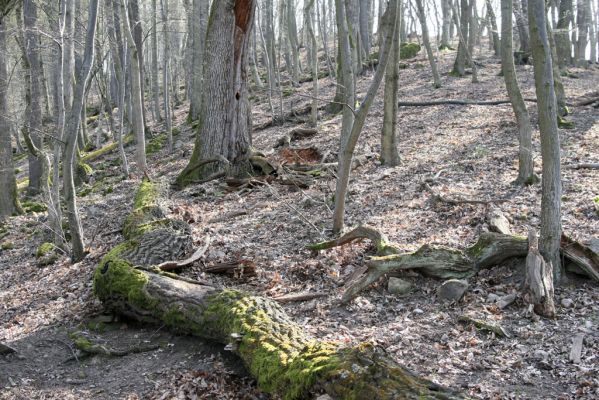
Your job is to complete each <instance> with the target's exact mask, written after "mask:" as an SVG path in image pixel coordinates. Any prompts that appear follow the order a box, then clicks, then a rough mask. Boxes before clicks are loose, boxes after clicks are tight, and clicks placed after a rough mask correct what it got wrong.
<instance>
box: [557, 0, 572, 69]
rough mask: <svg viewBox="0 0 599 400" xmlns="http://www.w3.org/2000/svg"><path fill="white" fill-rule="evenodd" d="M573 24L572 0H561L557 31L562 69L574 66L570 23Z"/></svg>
mask: <svg viewBox="0 0 599 400" xmlns="http://www.w3.org/2000/svg"><path fill="white" fill-rule="evenodd" d="M571 22H572V0H560V2H559V17H558V20H557V27H556V30H555V43H556V46H557V56H558V59H557V61H558V64H559V67H560V68H561V69H564V68H565V67H566V66H568V65H570V64H572V42H571V41H570V30H569V29H570V23H571Z"/></svg>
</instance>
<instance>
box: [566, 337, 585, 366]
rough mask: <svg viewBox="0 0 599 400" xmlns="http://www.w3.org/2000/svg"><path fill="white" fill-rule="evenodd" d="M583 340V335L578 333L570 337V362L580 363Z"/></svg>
mask: <svg viewBox="0 0 599 400" xmlns="http://www.w3.org/2000/svg"><path fill="white" fill-rule="evenodd" d="M583 342H584V335H583V334H582V333H579V334H578V335H576V336H574V338H573V339H572V348H571V349H570V357H569V359H570V361H571V362H572V364H580V358H581V357H582V345H583Z"/></svg>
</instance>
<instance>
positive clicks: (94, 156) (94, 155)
mask: <svg viewBox="0 0 599 400" xmlns="http://www.w3.org/2000/svg"><path fill="white" fill-rule="evenodd" d="M133 139H134V136H133V135H127V136H125V137H124V138H123V145H127V144H129V143H131V142H133ZM118 147H119V142H112V143H110V144H107V145H106V146H104V147H101V148H99V149H97V150H94V151H92V152H89V153H87V154H85V155H83V156H82V157H81V162H84V163H87V162H90V161H93V160H95V159H97V158H100V157H102V156H103V155H105V154H108V153H110V152H112V151H114V150H115V149H116V148H118Z"/></svg>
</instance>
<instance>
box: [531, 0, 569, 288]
mask: <svg viewBox="0 0 599 400" xmlns="http://www.w3.org/2000/svg"><path fill="white" fill-rule="evenodd" d="M528 21H529V26H530V37H531V40H532V55H533V63H534V76H535V88H536V93H537V99H538V101H537V106H538V110H539V130H540V132H541V156H542V159H543V161H542V162H543V179H542V195H541V238H540V246H539V248H540V251H541V254H542V255H543V257H545V260H547V261H548V262H550V263H551V264H552V265H553V277H554V279H555V280H556V282H559V281H560V279H561V277H562V275H563V270H562V264H561V260H560V257H559V248H560V237H561V230H562V228H561V198H562V184H561V170H560V140H559V134H558V130H557V115H558V114H557V102H556V97H555V88H554V80H553V61H552V59H551V48H550V45H549V35H548V33H547V21H546V13H545V2H544V0H531V1H530V3H529V7H528Z"/></svg>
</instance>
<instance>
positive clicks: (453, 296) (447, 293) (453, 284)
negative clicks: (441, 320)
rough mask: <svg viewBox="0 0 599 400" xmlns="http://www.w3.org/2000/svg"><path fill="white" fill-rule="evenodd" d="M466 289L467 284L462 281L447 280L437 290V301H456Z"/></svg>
mask: <svg viewBox="0 0 599 400" xmlns="http://www.w3.org/2000/svg"><path fill="white" fill-rule="evenodd" d="M467 289H468V282H466V281H465V280H462V279H449V280H447V281H445V282H443V283H442V284H441V286H439V289H437V299H438V300H440V301H450V302H451V301H458V300H459V299H461V298H462V297H463V296H464V293H466V290H467Z"/></svg>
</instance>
